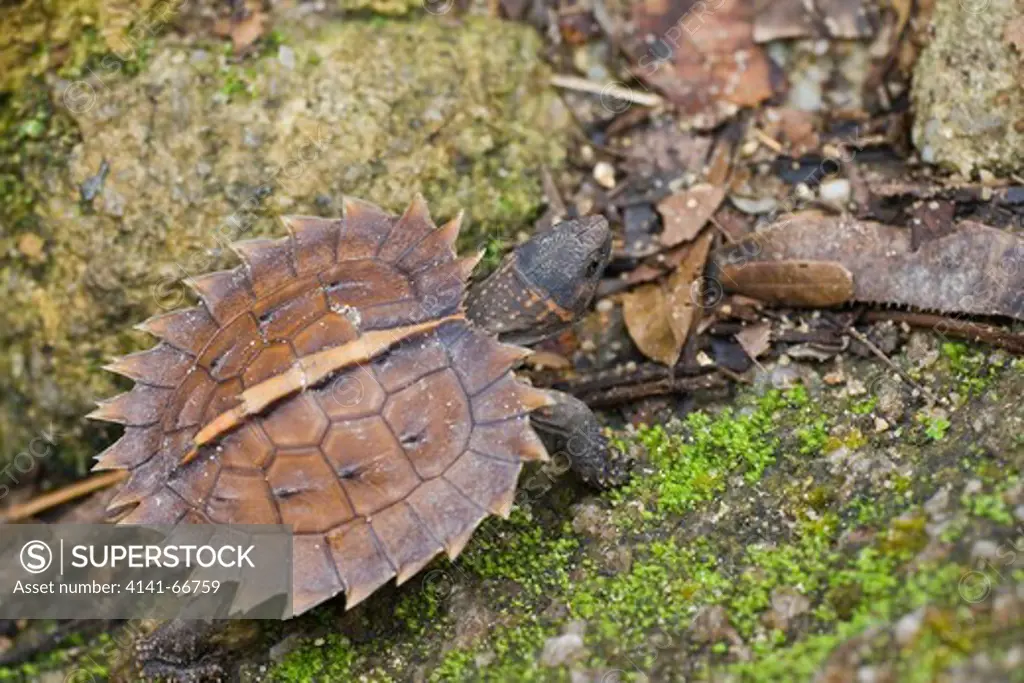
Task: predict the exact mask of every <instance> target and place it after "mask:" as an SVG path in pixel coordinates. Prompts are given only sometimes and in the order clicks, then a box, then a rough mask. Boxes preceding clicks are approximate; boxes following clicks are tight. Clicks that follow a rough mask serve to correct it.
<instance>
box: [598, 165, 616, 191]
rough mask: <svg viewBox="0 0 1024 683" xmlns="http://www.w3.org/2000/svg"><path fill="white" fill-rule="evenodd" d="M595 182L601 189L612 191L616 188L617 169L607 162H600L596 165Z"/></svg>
mask: <svg viewBox="0 0 1024 683" xmlns="http://www.w3.org/2000/svg"><path fill="white" fill-rule="evenodd" d="M594 180H596V181H597V184H598V185H600V186H601V187H604V188H607V189H609V190H610V189H612V188H613V187H615V168H614V167H612V165H611V164H609V163H608V162H607V161H599V162H597V163H596V164H595V165H594Z"/></svg>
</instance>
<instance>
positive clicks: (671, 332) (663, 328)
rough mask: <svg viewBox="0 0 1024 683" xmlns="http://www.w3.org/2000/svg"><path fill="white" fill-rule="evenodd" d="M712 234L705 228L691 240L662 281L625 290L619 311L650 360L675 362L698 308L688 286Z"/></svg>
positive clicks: (701, 268)
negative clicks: (684, 256)
mask: <svg viewBox="0 0 1024 683" xmlns="http://www.w3.org/2000/svg"><path fill="white" fill-rule="evenodd" d="M713 237H714V235H713V234H712V233H711V231H705V232H704V234H702V235H701V236H700V237H698V238H697V239H696V240H694V242H693V245H692V246H691V248H690V249H689V251H688V252H687V254H686V258H685V259H683V261H682V263H680V264H679V267H678V268H676V269H675V270H674V271H673V272H672V274H671V275H669V277H668V278H667V279H666V281H665V282H663V283H654V284H647V285H643V286H641V287H638V288H637V289H635V290H634V291H632V292H627V293H626V294H625V295H624V296H623V299H622V313H623V318H624V319H625V322H626V329H627V330H628V331H629V336H630V337H632V338H633V341H634V342H636V345H637V348H639V349H640V351H641V352H642V353H643V354H644V355H645V356H647V357H648V358H650V359H651V360H655V361H658V362H659V363H664V364H665V365H669V366H671V365H675V364H676V361H677V360H678V359H679V354H680V352H681V351H682V350H683V345H684V344H686V339H687V338H688V337H689V335H690V330H691V329H692V328H693V324H694V321H695V320H697V313H698V311H699V308H698V306H697V302H696V301H695V299H694V297H693V295H692V293H691V289H692V285H693V283H694V281H695V280H697V278H699V277H700V276H701V275H702V274H703V272H704V265H705V264H706V262H707V258H708V253H709V251H710V249H711V241H712V239H713Z"/></svg>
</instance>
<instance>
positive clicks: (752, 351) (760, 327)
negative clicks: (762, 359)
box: [736, 322, 772, 360]
mask: <svg viewBox="0 0 1024 683" xmlns="http://www.w3.org/2000/svg"><path fill="white" fill-rule="evenodd" d="M736 341H737V343H739V345H740V348H742V349H743V351H744V353H746V354H747V355H748V356H750V360H757V359H758V357H759V356H761V355H762V354H764V352H765V351H767V350H768V349H770V348H771V347H772V326H771V324H770V323H766V322H762V323H757V324H756V325H751V326H750V327H744V328H743V329H742V330H740V331H739V332H737V333H736Z"/></svg>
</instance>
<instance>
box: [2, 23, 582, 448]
mask: <svg viewBox="0 0 1024 683" xmlns="http://www.w3.org/2000/svg"><path fill="white" fill-rule="evenodd" d="M303 30H304V29H303V28H302V27H300V26H295V27H290V28H287V29H286V31H285V33H286V34H287V35H289V36H299V35H301V39H298V38H296V40H295V45H294V46H291V45H285V46H282V47H281V48H279V49H278V50H276V51H272V52H270V53H269V54H266V55H264V56H263V57H261V58H259V59H257V60H254V61H247V62H243V63H242V64H231V63H229V62H228V61H227V60H226V59H225V58H224V57H222V56H221V54H220V52H219V51H217V50H213V49H199V48H196V47H181V46H180V45H173V44H171V42H170V41H169V40H161V41H158V42H157V44H155V45H154V46H153V48H152V52H151V55H152V56H151V59H150V60H149V63H148V67H147V68H146V69H145V70H144V71H143V72H142V73H140V74H139V75H138V76H136V77H134V78H126V77H125V76H124V75H123V73H121V72H119V71H117V70H114V69H111V70H110V71H109V72H104V70H103V63H102V62H101V64H100V68H99V69H97V70H94V71H93V72H92V73H91V74H87V76H86V78H85V79H84V80H80V81H58V82H55V84H54V87H53V91H52V93H51V99H52V100H53V101H54V102H57V103H59V104H61V105H62V106H63V107H66V108H67V110H68V112H69V113H70V115H71V117H72V118H73V123H74V124H75V125H76V126H77V128H78V131H79V134H80V140H81V142H80V143H79V144H77V145H75V146H74V147H73V149H71V151H70V154H68V158H67V159H66V168H65V167H64V166H65V164H64V163H62V162H63V161H64V160H58V161H57V162H56V163H51V164H48V165H47V166H46V168H45V170H44V171H43V172H41V176H40V177H39V178H27V179H26V180H25V182H26V183H31V184H32V185H33V186H34V187H36V188H42V189H43V191H42V192H38V193H36V195H35V196H36V197H37V200H36V201H35V203H34V205H33V206H32V212H33V218H34V220H33V221H30V223H31V224H32V225H33V228H32V234H33V235H34V236H35V238H38V239H40V240H42V247H41V248H40V249H34V250H32V252H33V253H32V254H29V255H26V254H22V253H20V252H17V251H16V250H8V251H7V256H5V257H4V260H0V297H2V298H3V300H4V301H5V302H7V304H8V305H5V306H4V307H3V309H2V312H0V359H2V360H0V363H2V364H3V366H4V367H5V368H6V369H8V370H9V371H10V372H9V373H5V374H6V376H8V377H10V378H11V381H12V386H11V387H9V388H8V390H6V391H4V392H3V396H2V398H0V460H3V459H7V458H10V457H11V456H13V455H14V454H15V453H16V452H17V451H18V448H19V447H20V446H21V445H22V444H23V443H25V442H27V440H28V439H29V438H30V437H31V435H32V434H34V433H36V432H38V431H39V430H40V429H42V428H45V427H47V426H48V424H49V423H50V421H51V420H56V422H57V425H58V426H57V432H58V433H59V434H60V441H61V448H62V452H64V453H70V454H73V455H74V457H75V458H77V459H79V461H80V462H84V458H85V455H86V454H88V453H92V452H94V450H93V449H94V447H95V446H97V445H100V442H103V441H105V440H107V436H105V435H102V434H98V433H91V434H90V433H88V432H85V431H84V430H85V429H86V428H85V427H84V426H83V422H82V420H81V419H80V416H81V415H82V414H84V412H87V411H88V409H89V408H90V406H91V403H92V401H93V400H94V399H96V398H98V397H101V396H105V395H109V394H110V393H112V392H113V390H114V387H112V386H111V385H110V380H109V379H108V377H107V376H106V374H105V373H103V372H101V371H100V367H101V366H102V365H103V364H104V363H105V362H107V361H108V360H109V358H110V357H111V356H114V355H117V354H121V353H124V352H126V351H130V350H133V349H136V348H141V347H143V346H145V345H146V344H147V343H148V342H147V340H146V339H145V338H144V335H142V334H141V333H137V332H132V331H130V330H131V325H132V324H133V323H135V322H138V321H139V320H142V319H144V318H145V317H146V316H148V315H150V314H153V313H156V312H159V311H160V310H161V309H170V308H175V307H177V306H179V305H180V304H181V303H182V302H183V300H184V299H185V298H186V297H187V296H188V294H187V292H186V290H185V288H184V287H183V286H181V284H180V282H181V280H182V278H185V277H187V276H189V275H199V274H201V273H204V272H207V271H211V270H216V269H218V268H222V267H225V266H227V265H230V264H231V263H232V259H233V256H231V255H230V252H229V250H228V249H227V248H226V245H227V243H229V242H231V241H234V240H238V239H246V238H251V237H257V236H262V235H268V234H281V233H283V230H282V228H281V227H280V226H279V225H277V222H276V216H278V215H280V214H284V213H289V214H315V215H326V216H332V215H337V214H338V213H339V212H340V211H341V204H340V201H339V200H340V197H341V196H342V195H343V194H349V195H356V196H360V197H365V198H366V199H368V200H371V201H374V202H376V203H379V204H381V205H383V206H385V207H386V208H388V209H390V210H393V211H397V210H400V209H401V208H402V207H403V205H404V204H405V203H407V202H408V200H409V199H410V198H411V197H412V195H413V194H414V193H415V192H422V193H423V194H424V195H425V196H426V197H427V199H428V200H429V201H430V204H431V207H432V208H433V211H434V214H435V217H436V218H438V219H447V218H450V217H452V216H453V215H454V214H455V212H456V211H457V210H458V208H460V207H465V208H466V210H467V216H466V225H467V226H468V228H467V229H466V230H465V231H464V234H465V235H466V239H467V241H469V242H472V243H474V244H476V245H477V246H482V242H483V241H484V240H485V236H486V235H488V234H501V233H504V232H508V231H511V230H516V229H521V228H522V227H523V226H524V224H526V223H527V222H528V221H529V219H530V217H531V215H532V214H533V213H534V211H535V210H536V208H537V207H538V204H539V202H540V197H541V193H540V189H539V181H538V171H539V168H540V166H541V165H544V164H552V165H553V164H557V163H559V161H560V160H561V155H562V154H563V149H564V140H563V139H562V137H561V136H562V133H563V132H564V131H565V130H566V126H567V117H566V115H565V112H564V110H563V109H562V107H561V105H560V103H559V101H558V100H557V98H556V97H555V96H554V95H553V93H552V92H551V91H550V90H548V89H547V88H546V87H545V86H544V84H545V83H546V80H547V79H546V78H545V77H544V73H543V71H542V67H541V66H540V63H539V61H538V60H537V57H536V53H537V49H538V46H539V40H538V38H537V37H536V36H535V34H533V33H532V32H531V31H530V30H529V29H525V28H520V27H513V26H509V25H505V24H503V25H501V26H500V27H499V26H498V25H497V24H496V23H493V22H491V21H488V20H476V19H470V20H466V21H465V22H464V23H463V24H462V25H461V26H460V27H459V30H452V28H451V27H448V26H444V25H442V24H441V23H440V22H439V21H437V20H435V19H432V18H426V19H423V20H421V21H417V22H412V23H403V24H384V25H381V24H380V23H379V22H360V21H350V22H346V23H343V24H341V23H332V24H328V25H326V26H324V27H322V28H319V29H316V30H315V32H314V31H312V30H311V31H310V32H308V33H306V34H302V32H303ZM26 244H30V245H31V244H38V242H37V241H36V239H32V240H30V242H26ZM12 253H13V257H11V254H12ZM89 436H92V437H95V438H94V439H93V440H94V441H95V443H93V444H88V443H86V442H85V441H83V437H89Z"/></svg>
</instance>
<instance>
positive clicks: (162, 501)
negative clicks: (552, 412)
mask: <svg viewBox="0 0 1024 683" xmlns="http://www.w3.org/2000/svg"><path fill="white" fill-rule="evenodd" d="M284 222H285V224H286V226H287V227H288V229H289V233H290V235H289V236H288V237H285V238H282V239H279V240H251V241H247V242H242V243H239V244H236V245H234V248H235V251H236V252H237V253H238V255H239V257H240V258H241V259H242V262H243V265H242V266H241V267H239V268H236V269H234V270H231V271H224V272H221V273H214V274H211V275H209V276H203V277H199V278H195V279H194V280H193V283H192V284H193V285H194V286H195V288H196V289H197V292H198V293H199V295H200V297H201V298H202V300H203V305H202V306H199V307H195V308H191V309H186V310H184V311H180V312H175V313H170V314H166V315H162V316H158V317H156V318H152V319H150V320H149V321H147V323H145V324H144V325H143V328H144V329H146V330H148V331H150V332H152V333H153V334H155V335H156V336H158V337H159V338H160V339H161V340H162V343H161V344H160V345H158V346H157V347H156V348H155V349H153V350H151V351H149V352H146V353H144V354H138V355H135V356H129V357H127V358H126V359H121V360H120V361H117V362H115V363H114V364H113V366H112V368H111V369H112V370H114V371H116V372H120V373H122V374H125V375H127V376H129V377H132V378H134V379H136V380H137V381H138V382H139V384H138V385H137V386H136V389H134V390H133V391H132V392H131V393H130V394H128V395H127V396H128V398H125V397H121V398H116V399H114V401H112V402H110V403H107V404H104V405H103V406H101V408H100V409H99V410H98V411H97V414H96V417H98V418H101V419H112V420H119V421H122V422H124V423H125V424H127V427H126V430H125V434H124V436H123V437H122V438H121V440H120V441H118V442H117V443H115V444H114V445H113V446H111V447H110V448H109V449H107V450H106V451H104V453H103V454H101V455H100V456H99V457H98V459H97V460H98V462H97V467H98V468H108V469H109V468H123V469H127V470H129V472H130V476H129V478H128V480H127V482H126V484H125V485H124V487H123V488H122V490H121V491H120V492H119V493H118V494H117V496H116V497H115V500H114V505H115V506H126V505H132V506H134V509H132V510H131V511H130V512H129V514H128V516H127V517H126V519H128V520H133V521H134V520H144V521H146V522H162V523H173V522H177V521H179V520H180V521H182V522H184V523H208V522H223V523H248V524H281V523H284V524H292V525H293V527H294V533H295V535H294V537H293V543H294V545H293V552H294V557H293V584H294V589H295V592H294V602H293V609H294V611H295V613H300V612H302V611H305V610H306V609H309V608H310V607H312V606H314V605H316V604H318V603H320V602H322V601H324V600H326V599H328V598H330V597H331V596H333V595H336V594H337V593H339V592H341V591H344V592H345V593H346V605H347V606H349V607H351V606H353V605H355V604H358V603H359V602H361V601H362V600H363V599H365V598H366V597H367V596H369V595H370V594H371V593H372V592H373V591H374V590H376V589H377V588H378V587H380V586H381V585H383V584H384V583H386V582H387V581H389V580H391V579H396V580H397V581H398V582H403V581H405V580H407V579H408V578H409V577H411V576H412V575H414V574H415V573H416V572H417V571H419V570H420V569H421V568H423V567H424V566H425V565H426V564H427V563H428V562H430V561H431V559H432V558H434V557H436V556H437V555H438V554H439V553H441V552H446V553H447V554H448V555H449V556H450V557H455V556H457V555H458V554H459V553H460V552H461V551H462V549H463V547H464V546H465V544H466V543H467V541H468V540H469V538H470V536H471V535H472V533H473V530H474V529H475V528H476V527H477V525H478V524H479V523H480V521H481V520H482V519H484V517H486V516H487V515H488V514H499V515H503V514H504V515H507V514H508V512H509V510H510V509H511V505H512V501H513V500H514V495H515V486H516V480H517V478H518V475H519V473H520V470H521V467H522V462H524V461H528V460H537V459H542V458H545V457H546V452H545V451H544V449H543V445H542V444H541V443H540V441H539V438H538V437H537V436H536V434H535V433H534V432H533V431H532V429H531V428H530V426H529V416H528V412H529V410H530V409H531V408H532V407H533V406H536V405H540V404H541V403H542V398H541V395H540V394H539V392H537V391H536V390H533V389H530V388H529V387H526V386H525V385H523V384H521V383H519V382H518V381H517V380H515V379H514V376H513V375H512V369H513V367H514V366H515V365H516V364H517V363H518V362H519V361H520V360H521V358H522V357H523V351H522V350H521V349H516V348H514V347H509V346H506V345H503V344H500V343H499V342H498V341H497V340H495V339H493V338H491V337H489V336H488V335H487V334H485V333H483V332H481V331H480V330H477V329H475V328H474V327H472V326H471V325H470V324H469V323H468V322H467V321H466V320H465V318H464V317H463V316H462V315H461V313H460V310H461V304H462V299H463V295H464V291H465V286H466V284H465V283H466V279H467V277H468V276H469V273H470V270H471V268H472V266H473V265H474V264H475V262H476V259H475V258H469V259H458V258H457V257H456V254H455V251H454V247H453V245H454V243H455V238H456V236H457V233H458V227H459V220H458V219H456V220H455V221H453V222H451V223H449V224H446V225H445V226H443V227H441V228H436V227H435V225H434V223H433V222H432V220H431V218H430V216H429V213H428V212H427V209H426V204H425V203H424V202H423V201H422V200H421V199H416V200H414V202H413V204H412V205H411V206H410V207H409V209H408V210H407V211H406V212H405V213H404V214H403V215H402V216H400V217H395V216H391V215H389V214H387V213H385V212H384V211H382V210H381V209H379V208H378V207H376V206H374V205H372V204H369V203H366V202H360V201H358V200H352V199H346V200H345V210H344V217H343V218H342V219H340V220H328V219H320V218H309V217H290V218H287V219H284ZM324 363H334V364H333V365H330V364H329V365H327V366H324V365H323V364H324Z"/></svg>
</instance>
